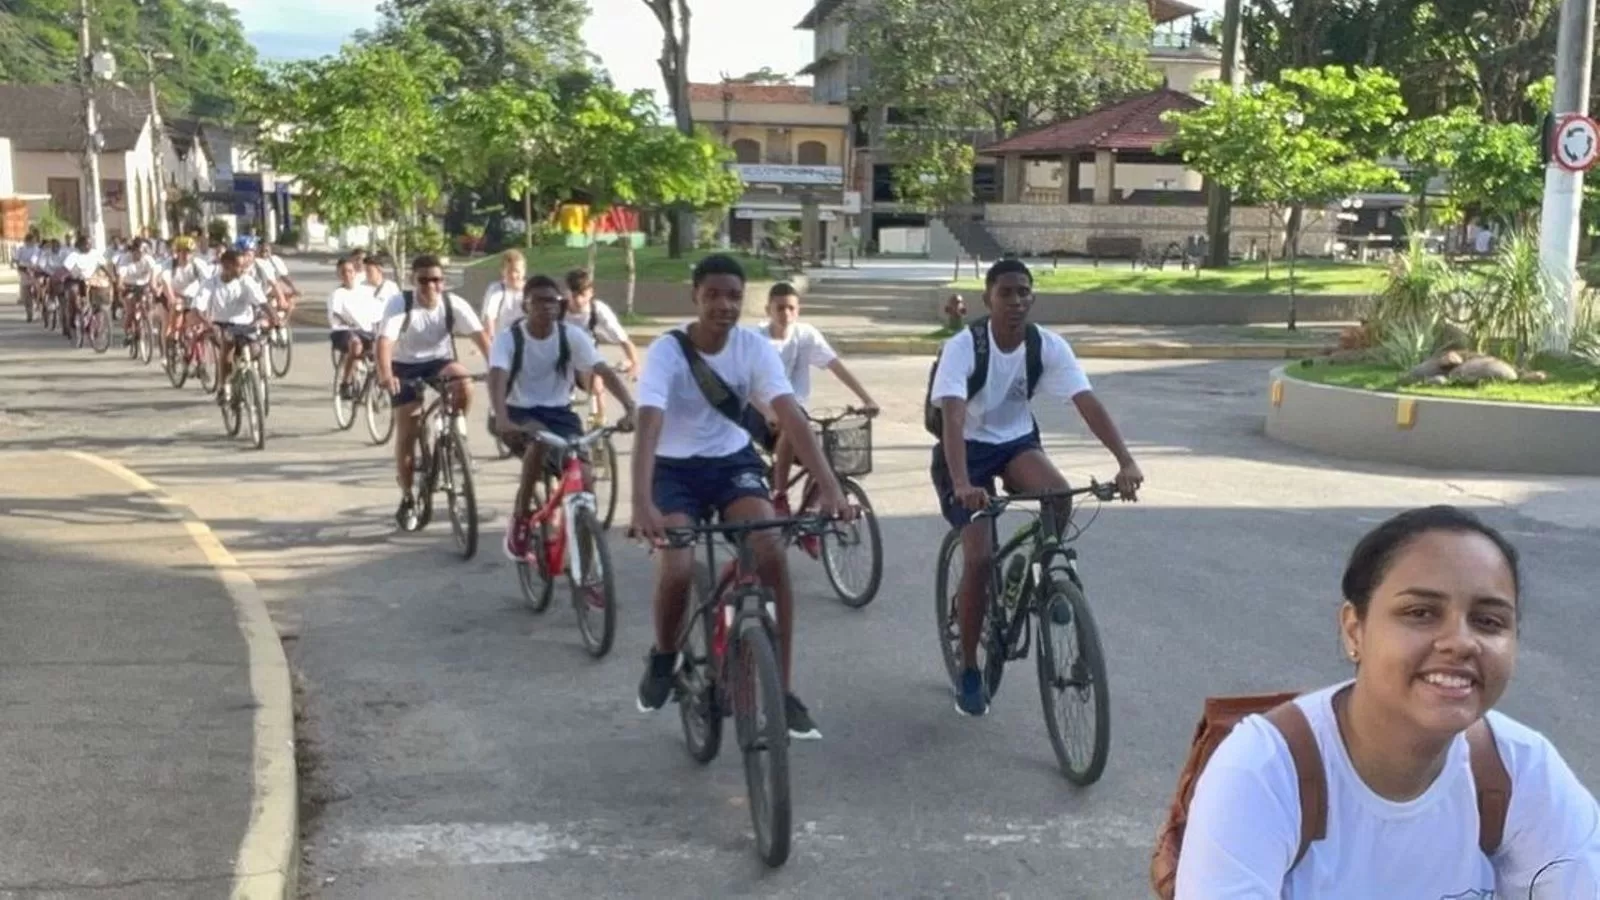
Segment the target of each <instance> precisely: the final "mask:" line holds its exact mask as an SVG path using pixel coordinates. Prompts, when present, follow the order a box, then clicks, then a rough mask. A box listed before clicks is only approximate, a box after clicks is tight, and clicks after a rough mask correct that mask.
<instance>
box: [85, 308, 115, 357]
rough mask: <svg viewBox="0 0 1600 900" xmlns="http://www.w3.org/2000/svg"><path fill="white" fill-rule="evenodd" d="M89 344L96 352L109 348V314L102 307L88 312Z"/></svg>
mask: <svg viewBox="0 0 1600 900" xmlns="http://www.w3.org/2000/svg"><path fill="white" fill-rule="evenodd" d="M89 346H91V347H93V348H94V352H96V353H104V352H106V351H107V350H110V349H111V316H110V315H109V314H108V313H107V312H106V311H105V310H104V309H97V310H95V311H94V312H91V313H90V314H89Z"/></svg>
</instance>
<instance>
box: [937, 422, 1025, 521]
mask: <svg viewBox="0 0 1600 900" xmlns="http://www.w3.org/2000/svg"><path fill="white" fill-rule="evenodd" d="M1040 449H1043V445H1042V444H1040V443H1039V429H1037V428H1035V429H1034V430H1033V431H1031V432H1029V433H1028V434H1025V435H1023V436H1022V437H1019V438H1017V439H1016V440H1014V441H1006V442H1005V443H1003V444H989V443H985V442H983V441H967V480H968V481H970V482H971V483H972V486H973V487H981V488H983V489H984V490H986V491H988V492H989V493H991V494H993V493H994V490H995V480H996V479H997V478H999V477H1000V476H1001V475H1003V474H1004V473H1005V471H1006V466H1008V465H1010V464H1011V461H1012V460H1013V459H1016V458H1017V457H1018V456H1021V455H1022V454H1024V453H1026V452H1028V451H1029V450H1040ZM931 470H932V475H933V489H934V490H935V491H937V492H938V494H939V511H940V512H941V513H943V514H944V520H945V521H946V522H949V523H950V525H951V526H952V527H954V528H961V527H963V526H965V525H966V524H967V523H968V522H971V521H972V511H971V510H969V509H967V508H966V507H964V506H961V505H959V504H957V503H956V502H955V501H954V499H952V498H951V496H950V494H951V492H952V491H953V490H955V486H954V485H953V484H952V482H951V480H950V467H949V465H947V464H946V463H945V459H944V445H943V444H935V445H933V464H932V466H931Z"/></svg>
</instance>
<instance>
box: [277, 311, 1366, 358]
mask: <svg viewBox="0 0 1600 900" xmlns="http://www.w3.org/2000/svg"><path fill="white" fill-rule="evenodd" d="M689 318H690V315H688V314H685V316H684V317H683V320H679V321H671V320H666V319H656V320H651V321H648V322H645V323H641V324H636V325H630V326H628V336H629V337H631V338H632V339H633V341H634V343H636V344H638V345H639V346H640V347H643V346H645V345H647V344H649V343H650V342H651V341H653V340H655V339H656V338H658V337H660V336H661V335H662V334H664V333H665V332H666V331H667V330H668V329H669V328H673V327H676V326H677V325H678V324H680V321H686V320H687V319H689ZM294 321H295V323H296V324H299V325H304V326H306V327H309V328H315V329H321V328H326V327H327V323H328V318H327V311H326V309H324V308H323V307H322V305H321V304H320V303H314V302H309V301H308V302H303V303H302V304H301V305H300V306H299V307H298V308H297V309H296V310H295V316H294ZM804 321H806V322H807V323H809V324H811V325H814V326H816V327H817V328H818V329H819V330H821V331H822V333H823V334H825V335H827V337H828V342H829V343H830V344H832V345H833V348H834V349H835V350H837V351H839V352H840V353H842V354H845V355H847V356H848V355H852V354H895V355H904V356H930V357H931V356H933V355H934V354H935V353H937V352H938V350H939V346H940V345H941V344H942V343H943V342H944V338H943V337H939V336H936V335H937V331H936V327H935V326H934V325H933V324H932V323H928V324H918V323H916V322H911V321H906V320H898V319H897V320H888V319H885V320H879V319H873V318H871V317H869V316H842V315H815V316H810V315H808V316H806V317H805V319H804ZM749 324H752V325H753V324H756V323H755V322H750V323H749ZM1340 327H1341V326H1338V325H1327V324H1322V323H1318V324H1316V325H1306V326H1303V327H1302V328H1301V329H1300V330H1299V331H1298V332H1289V331H1288V330H1287V329H1285V328H1283V327H1281V326H1276V327H1274V326H1270V325H1237V326H1235V325H1190V326H1181V325H1151V326H1141V325H1065V326H1056V327H1055V328H1054V330H1055V331H1057V332H1059V333H1060V334H1062V335H1063V336H1065V337H1066V339H1067V340H1068V341H1069V342H1071V344H1072V349H1073V351H1074V352H1075V353H1076V354H1077V355H1078V356H1080V357H1083V358H1085V359H1094V358H1099V359H1299V358H1301V357H1307V356H1318V355H1321V354H1324V353H1328V352H1330V351H1332V350H1334V349H1337V347H1338V344H1339V330H1340Z"/></svg>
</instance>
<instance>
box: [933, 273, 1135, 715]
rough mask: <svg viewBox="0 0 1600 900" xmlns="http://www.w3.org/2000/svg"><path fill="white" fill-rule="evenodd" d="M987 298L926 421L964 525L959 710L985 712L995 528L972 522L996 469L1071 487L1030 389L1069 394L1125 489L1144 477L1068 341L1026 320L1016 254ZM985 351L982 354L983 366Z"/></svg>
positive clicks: (1027, 279) (955, 515)
mask: <svg viewBox="0 0 1600 900" xmlns="http://www.w3.org/2000/svg"><path fill="white" fill-rule="evenodd" d="M983 302H984V305H985V306H987V307H988V309H989V316H988V317H987V318H985V319H980V320H978V321H977V322H974V323H972V324H971V325H970V326H968V327H967V328H966V329H964V330H962V331H961V333H960V334H957V335H956V336H955V337H952V338H950V339H949V340H948V341H946V342H945V344H944V347H943V348H942V349H941V350H940V351H939V361H938V363H937V365H936V367H935V369H934V374H933V380H932V384H931V386H930V389H929V394H928V399H929V403H930V404H931V406H932V408H933V409H934V410H935V411H936V412H937V414H938V419H942V422H940V421H930V423H929V424H930V427H931V426H933V425H936V424H937V425H938V426H939V428H938V429H937V431H936V434H935V437H937V438H938V441H939V442H938V443H937V444H935V445H934V448H933V458H932V466H931V474H932V476H933V486H934V490H935V491H936V492H937V493H938V496H939V507H940V510H941V511H942V512H943V513H944V517H945V521H947V522H949V523H950V525H951V526H952V527H954V528H960V529H962V532H961V550H962V570H961V588H960V591H961V615H960V636H961V668H962V671H961V684H960V688H959V690H958V692H957V694H956V709H957V710H958V711H959V712H961V713H962V714H964V715H968V716H981V715H983V714H985V713H986V712H988V708H989V699H988V697H987V696H986V695H985V693H984V685H983V676H982V675H981V674H980V673H979V671H978V662H977V654H978V641H979V638H980V637H981V636H982V634H981V630H982V628H983V618H984V605H985V603H986V597H985V590H986V588H987V586H988V584H989V567H990V566H992V565H993V564H994V547H993V546H992V544H991V542H990V538H989V529H988V528H986V527H984V526H982V525H978V524H973V523H972V514H973V513H974V512H976V511H978V510H981V509H983V508H984V506H986V505H987V504H988V501H989V493H990V491H992V490H993V489H994V482H995V479H996V478H997V477H998V478H1001V479H1002V480H1003V481H1004V482H1005V486H1006V488H1007V489H1008V490H1010V491H1013V492H1037V491H1050V490H1065V489H1066V488H1067V481H1066V479H1065V478H1064V477H1062V475H1061V472H1060V471H1059V470H1057V469H1056V467H1055V465H1054V464H1053V463H1051V462H1050V458H1049V457H1048V456H1046V455H1045V452H1044V449H1043V447H1042V446H1041V444H1040V441H1039V426H1038V423H1036V422H1035V421H1034V419H1033V414H1032V413H1031V412H1030V410H1029V404H1030V401H1031V400H1032V397H1033V393H1034V390H1035V389H1036V388H1037V389H1039V390H1043V391H1044V392H1045V393H1046V394H1048V395H1049V396H1050V397H1051V398H1053V399H1059V400H1071V401H1072V404H1073V405H1074V406H1075V407H1077V410H1078V414H1079V415H1080V416H1081V417H1082V418H1083V421H1084V424H1086V425H1088V426H1089V430H1090V431H1091V432H1093V433H1094V436H1095V437H1097V438H1099V439H1100V442H1101V443H1102V444H1104V445H1105V447H1106V449H1107V450H1109V451H1111V454H1112V456H1114V457H1116V459H1117V464H1118V465H1119V466H1120V467H1121V469H1120V471H1119V472H1118V473H1117V478H1116V483H1117V488H1118V489H1119V490H1120V491H1121V492H1122V493H1123V494H1124V495H1125V496H1128V497H1132V496H1134V494H1135V493H1136V492H1137V490H1138V488H1139V486H1140V485H1141V484H1142V483H1143V482H1144V474H1143V473H1142V472H1140V471H1139V466H1138V464H1137V463H1135V462H1134V460H1133V454H1132V453H1130V452H1129V451H1128V447H1127V445H1126V444H1124V443H1123V440H1122V436H1121V434H1120V433H1119V432H1118V431H1117V426H1116V423H1114V422H1113V421H1112V420H1111V414H1110V413H1109V412H1107V411H1106V408H1105V407H1104V406H1103V405H1101V403H1100V400H1099V398H1097V397H1096V396H1095V395H1094V392H1093V391H1092V390H1091V389H1090V385H1089V378H1088V376H1087V375H1085V374H1084V372H1083V369H1082V368H1080V367H1079V365H1078V361H1077V358H1076V357H1075V356H1074V355H1073V353H1072V348H1071V347H1070V346H1068V344H1067V342H1066V339H1065V338H1063V337H1061V335H1059V334H1056V333H1055V332H1053V331H1050V330H1048V329H1044V328H1040V327H1039V326H1037V325H1033V324H1031V323H1029V322H1028V311H1029V310H1030V309H1031V308H1032V306H1033V275H1032V273H1031V272H1029V270H1028V267H1027V266H1026V265H1025V264H1024V263H1022V262H1021V261H1020V260H1017V259H1003V260H1000V261H999V262H997V263H995V264H994V265H993V266H991V267H990V268H989V272H988V274H987V275H986V276H985V278H984V294H983ZM980 341H981V344H980V343H979V342H980ZM979 359H982V360H984V361H985V367H984V368H983V369H982V370H981V371H980V370H979V368H978V360H979ZM980 382H981V383H980ZM974 388H976V390H975V391H974V390H973V389H974ZM1057 521H1058V522H1060V523H1062V524H1063V525H1064V524H1065V523H1066V521H1067V515H1066V510H1064V509H1063V510H1060V515H1059V516H1058V518H1057Z"/></svg>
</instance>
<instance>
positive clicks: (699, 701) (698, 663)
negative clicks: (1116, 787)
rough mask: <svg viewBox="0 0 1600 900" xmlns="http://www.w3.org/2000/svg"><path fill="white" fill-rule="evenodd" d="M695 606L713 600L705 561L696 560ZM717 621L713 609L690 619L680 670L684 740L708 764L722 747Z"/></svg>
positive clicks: (679, 704)
mask: <svg viewBox="0 0 1600 900" xmlns="http://www.w3.org/2000/svg"><path fill="white" fill-rule="evenodd" d="M693 584H694V608H695V609H696V610H701V609H705V608H706V604H707V603H709V602H710V601H711V591H712V585H711V570H710V569H707V568H706V564H705V563H703V562H697V563H695V564H694V578H693ZM715 629H716V623H715V621H713V619H712V618H711V613H704V614H700V615H699V616H698V622H694V623H690V626H689V631H688V634H687V636H686V637H685V639H684V644H683V646H682V647H680V648H679V652H680V653H682V654H683V657H684V660H683V668H682V669H681V670H679V672H678V685H677V695H678V720H679V721H680V722H682V723H683V742H684V744H685V745H686V746H687V747H688V748H689V756H691V757H693V758H694V761H695V762H697V763H700V764H701V765H705V764H706V763H709V762H711V761H712V760H713V759H716V758H717V753H718V751H720V750H721V749H722V703H721V701H720V698H719V691H718V690H717V681H716V675H717V660H716V659H714V658H713V657H712V650H711V647H712V640H713V634H714V631H715Z"/></svg>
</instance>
